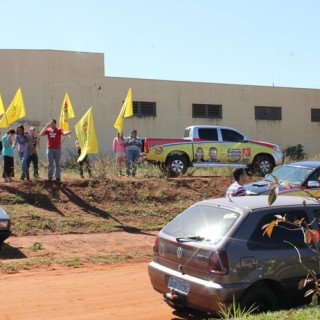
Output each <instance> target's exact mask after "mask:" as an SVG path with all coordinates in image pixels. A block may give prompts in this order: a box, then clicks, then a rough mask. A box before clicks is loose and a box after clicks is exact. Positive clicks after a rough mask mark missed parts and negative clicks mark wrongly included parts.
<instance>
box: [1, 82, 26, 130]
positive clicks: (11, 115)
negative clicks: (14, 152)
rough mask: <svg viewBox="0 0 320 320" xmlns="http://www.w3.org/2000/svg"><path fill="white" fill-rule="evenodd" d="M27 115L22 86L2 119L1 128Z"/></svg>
mask: <svg viewBox="0 0 320 320" xmlns="http://www.w3.org/2000/svg"><path fill="white" fill-rule="evenodd" d="M25 116H26V110H25V108H24V101H23V96H22V91H21V88H19V89H18V91H17V93H16V95H15V96H14V98H13V100H12V102H11V103H10V105H9V107H8V109H7V111H6V112H5V114H4V115H3V116H2V118H1V119H0V128H7V127H9V125H10V124H11V123H13V122H16V121H17V120H18V119H20V118H23V117H25Z"/></svg>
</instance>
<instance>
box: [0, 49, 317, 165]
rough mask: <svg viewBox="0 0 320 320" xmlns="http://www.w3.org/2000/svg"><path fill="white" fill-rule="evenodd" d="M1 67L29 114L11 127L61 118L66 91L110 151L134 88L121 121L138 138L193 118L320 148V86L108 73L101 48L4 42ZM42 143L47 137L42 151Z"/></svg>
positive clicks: (8, 95) (166, 132)
mask: <svg viewBox="0 0 320 320" xmlns="http://www.w3.org/2000/svg"><path fill="white" fill-rule="evenodd" d="M0 70H1V72H0V92H1V94H2V98H3V102H4V105H5V108H7V107H8V105H9V104H10V102H11V100H12V99H13V97H14V95H15V93H16V91H17V90H18V88H20V87H21V89H22V92H23V96H24V101H25V107H26V113H27V115H26V117H25V118H22V119H20V120H19V122H17V123H15V124H13V125H12V127H13V128H15V127H16V126H17V125H18V124H24V125H25V127H26V128H28V127H29V126H31V125H32V126H36V128H37V131H40V130H41V129H42V127H43V126H45V124H46V123H47V122H49V120H50V119H51V118H56V119H57V120H59V116H60V110H61V105H62V101H63V98H64V95H65V92H66V91H67V92H68V94H69V97H70V100H71V102H72V105H73V109H74V111H75V114H76V118H75V119H71V120H70V127H71V128H72V129H73V127H74V125H75V124H76V123H77V121H78V120H79V119H80V118H81V117H82V116H83V115H84V113H85V112H86V111H87V110H88V108H89V107H90V106H92V107H93V114H94V121H95V128H96V133H97V137H98V142H99V149H100V153H99V155H98V156H113V154H112V140H113V138H114V136H115V135H116V130H115V129H114V127H113V125H114V122H115V120H116V118H117V116H118V114H119V111H120V109H121V106H122V104H123V101H124V99H125V97H126V95H127V92H128V89H129V88H132V95H133V101H134V116H133V117H131V118H126V119H125V121H124V133H125V135H128V134H130V132H131V130H132V129H133V128H135V129H137V130H138V135H139V136H140V137H141V138H144V137H153V138H160V137H163V138H177V137H182V135H183V133H184V128H185V127H187V126H189V125H196V124H210V125H224V126H230V127H234V128H237V129H239V130H240V131H242V132H243V133H245V134H247V135H249V136H250V137H251V138H253V139H256V140H264V141H268V142H272V143H276V144H278V145H280V147H281V148H283V149H285V148H287V147H289V146H295V145H297V144H301V145H302V146H303V147H304V151H305V152H306V153H308V154H310V155H316V154H319V148H320V146H319V141H318V137H320V90H318V89H299V88H281V87H264V86H251V85H231V84H217V83H196V82H183V81H164V80H148V79H129V78H116V77H108V76H106V75H108V70H106V72H105V66H104V55H103V54H102V53H83V52H66V51H52V50H0ZM105 74H106V75H105ZM1 131H2V132H1V133H2V134H3V133H4V132H5V131H6V129H1ZM75 139H76V137H75V135H73V136H71V138H65V139H64V142H63V149H64V151H63V154H64V159H66V157H69V156H71V155H75V154H76V150H75V147H74V141H75ZM319 140H320V139H319ZM45 149H46V137H44V138H42V141H41V150H40V157H41V158H44V157H45Z"/></svg>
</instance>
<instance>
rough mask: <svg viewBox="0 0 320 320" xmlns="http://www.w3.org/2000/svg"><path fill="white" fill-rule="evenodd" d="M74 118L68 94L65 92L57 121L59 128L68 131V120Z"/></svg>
mask: <svg viewBox="0 0 320 320" xmlns="http://www.w3.org/2000/svg"><path fill="white" fill-rule="evenodd" d="M74 117H75V115H74V112H73V108H72V104H71V101H70V98H69V96H68V93H67V92H66V94H65V96H64V99H63V102H62V106H61V112H60V121H59V126H60V128H62V129H63V130H64V131H69V130H70V129H69V119H71V118H74Z"/></svg>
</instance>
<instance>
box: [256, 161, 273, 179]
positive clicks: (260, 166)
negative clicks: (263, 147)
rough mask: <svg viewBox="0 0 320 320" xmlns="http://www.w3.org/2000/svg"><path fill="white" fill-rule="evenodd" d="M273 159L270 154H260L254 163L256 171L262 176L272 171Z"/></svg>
mask: <svg viewBox="0 0 320 320" xmlns="http://www.w3.org/2000/svg"><path fill="white" fill-rule="evenodd" d="M272 169H273V161H272V159H271V158H270V157H269V156H258V157H257V159H256V160H255V163H254V171H255V172H256V173H257V174H258V175H259V176H261V177H264V176H265V175H266V174H268V173H271V172H272Z"/></svg>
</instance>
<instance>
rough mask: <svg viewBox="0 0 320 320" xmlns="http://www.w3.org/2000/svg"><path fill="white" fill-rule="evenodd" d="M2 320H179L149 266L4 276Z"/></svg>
mask: <svg viewBox="0 0 320 320" xmlns="http://www.w3.org/2000/svg"><path fill="white" fill-rule="evenodd" d="M0 287H1V293H0V297H1V299H0V301H1V310H0V315H1V319H2V320H22V319H23V320H27V319H30V320H31V319H32V320H44V319H46V320H50V319H64V320H81V319H85V320H91V319H92V320H100V319H101V320H102V319H103V320H106V319H108V320H125V319H128V320H129V319H130V320H144V319H145V320H150V319H153V320H158V319H159V320H178V319H185V318H184V317H182V318H181V317H179V316H177V315H175V314H174V313H173V309H171V308H170V307H168V306H167V305H166V303H165V302H163V301H162V298H161V295H160V294H157V293H156V292H154V291H153V289H152V287H151V285H150V282H149V279H148V273H147V263H137V264H132V265H126V266H123V265H122V266H113V267H107V266H104V267H89V268H81V269H62V270H57V271H50V272H48V271H46V272H42V271H34V272H22V273H17V274H13V275H1V276H0Z"/></svg>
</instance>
